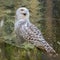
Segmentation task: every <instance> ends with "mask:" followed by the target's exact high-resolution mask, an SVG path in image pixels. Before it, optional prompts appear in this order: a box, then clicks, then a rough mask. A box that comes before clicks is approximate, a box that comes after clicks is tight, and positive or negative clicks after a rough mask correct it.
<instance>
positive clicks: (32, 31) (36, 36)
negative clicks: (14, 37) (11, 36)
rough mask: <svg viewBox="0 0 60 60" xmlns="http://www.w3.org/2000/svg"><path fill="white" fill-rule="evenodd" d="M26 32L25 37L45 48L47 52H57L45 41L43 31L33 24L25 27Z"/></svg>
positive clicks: (37, 45)
mask: <svg viewBox="0 0 60 60" xmlns="http://www.w3.org/2000/svg"><path fill="white" fill-rule="evenodd" d="M24 30H25V34H23V37H24V39H26V40H27V41H28V42H30V43H32V44H34V45H35V46H36V47H38V48H39V49H42V50H45V51H46V52H47V53H56V52H55V50H54V49H53V48H52V47H51V46H50V45H49V44H48V43H47V42H46V41H45V39H44V38H43V36H42V34H41V31H40V30H39V29H38V28H37V27H36V26H35V25H33V24H31V25H30V26H29V27H28V29H26V28H24Z"/></svg>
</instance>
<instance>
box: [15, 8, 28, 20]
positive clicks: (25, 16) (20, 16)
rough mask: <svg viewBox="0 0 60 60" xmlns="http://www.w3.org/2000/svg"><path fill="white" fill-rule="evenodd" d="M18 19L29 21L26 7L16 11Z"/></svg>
mask: <svg viewBox="0 0 60 60" xmlns="http://www.w3.org/2000/svg"><path fill="white" fill-rule="evenodd" d="M16 19H17V20H20V19H25V20H26V19H29V10H28V9H27V8H25V7H20V8H18V9H17V11H16Z"/></svg>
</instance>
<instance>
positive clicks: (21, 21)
mask: <svg viewBox="0 0 60 60" xmlns="http://www.w3.org/2000/svg"><path fill="white" fill-rule="evenodd" d="M15 32H16V35H17V36H18V37H19V38H20V37H22V38H23V39H24V40H26V41H28V42H30V43H31V44H33V45H34V46H36V47H37V48H39V49H42V50H44V51H46V52H47V53H49V54H50V55H52V54H55V53H56V52H55V50H54V49H53V48H52V47H51V46H50V45H49V44H48V43H47V42H46V41H45V39H44V38H43V36H42V34H41V31H40V30H39V29H38V28H37V27H36V26H35V25H33V24H32V23H31V22H30V20H29V10H28V9H27V8H25V7H21V8H18V9H17V11H16V20H15ZM20 42H23V40H22V41H20Z"/></svg>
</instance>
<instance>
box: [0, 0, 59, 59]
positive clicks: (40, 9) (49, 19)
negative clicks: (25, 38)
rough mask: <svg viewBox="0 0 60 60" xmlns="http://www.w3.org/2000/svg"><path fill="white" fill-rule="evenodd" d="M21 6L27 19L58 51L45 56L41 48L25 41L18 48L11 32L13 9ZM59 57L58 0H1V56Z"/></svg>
mask: <svg viewBox="0 0 60 60" xmlns="http://www.w3.org/2000/svg"><path fill="white" fill-rule="evenodd" d="M21 6H24V7H26V8H28V9H29V11H30V20H31V22H32V23H33V24H35V25H36V26H37V27H38V28H39V29H40V30H41V31H42V34H43V36H44V38H45V39H46V40H47V41H48V43H49V44H50V45H51V46H52V47H53V48H54V49H55V51H56V52H57V53H58V54H59V55H58V56H57V57H56V58H49V57H47V56H46V55H45V54H44V53H43V51H39V50H37V49H36V48H35V47H32V46H28V47H27V45H26V44H25V46H24V47H23V48H19V45H18V44H16V42H17V39H16V35H15V32H14V22H15V12H16V10H17V9H18V8H19V7H21ZM48 59H49V60H60V0H0V60H48Z"/></svg>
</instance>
